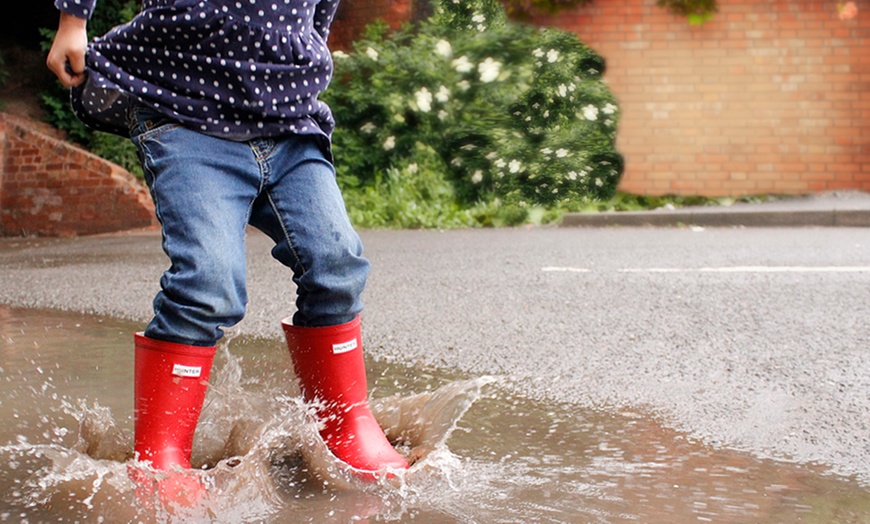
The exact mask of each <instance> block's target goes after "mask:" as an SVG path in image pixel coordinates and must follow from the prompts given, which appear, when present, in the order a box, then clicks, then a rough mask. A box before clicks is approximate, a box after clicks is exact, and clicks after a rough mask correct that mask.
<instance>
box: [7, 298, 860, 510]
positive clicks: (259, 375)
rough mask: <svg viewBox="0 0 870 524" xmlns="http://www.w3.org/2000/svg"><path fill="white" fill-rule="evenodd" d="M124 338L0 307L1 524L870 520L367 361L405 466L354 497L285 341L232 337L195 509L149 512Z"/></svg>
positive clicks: (631, 426) (855, 494)
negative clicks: (142, 492)
mask: <svg viewBox="0 0 870 524" xmlns="http://www.w3.org/2000/svg"><path fill="white" fill-rule="evenodd" d="M137 328H139V326H138V325H132V324H130V323H127V322H123V321H118V320H113V319H105V318H96V317H92V316H85V315H80V314H74V313H60V312H50V311H32V310H19V309H9V308H3V307H0V463H2V465H3V466H2V467H0V521H7V520H8V521H19V522H49V521H56V522H69V521H87V522H198V521H199V522H254V521H256V522H275V523H278V522H318V523H321V522H388V521H400V522H412V521H413V522H432V523H449V522H462V523H469V522H486V523H490V522H492V523H498V522H578V523H580V522H582V523H597V522H601V523H617V522H728V523H744V522H745V523H750V522H752V523H757V522H777V523H778V522H811V523H813V522H817V523H823V522H824V523H830V522H870V490H867V489H866V488H865V487H862V486H860V485H858V484H857V483H855V482H854V481H852V480H851V479H845V478H840V477H836V476H833V475H826V474H823V473H822V471H823V470H822V468H814V467H811V466H805V465H795V464H788V463H783V462H777V461H772V460H762V459H758V458H755V457H753V456H751V455H749V454H745V453H740V452H735V451H728V450H717V449H711V448H709V447H706V446H704V445H702V444H699V443H697V442H693V441H691V440H689V439H687V438H685V436H684V435H682V434H680V433H677V432H675V431H672V430H669V429H667V428H664V427H662V426H661V425H659V424H657V423H656V422H655V421H654V420H652V419H650V418H649V417H645V416H643V415H642V414H640V413H629V412H620V413H614V412H605V411H588V410H582V409H579V408H577V407H576V406H560V405H544V404H542V403H540V402H533V401H530V400H528V399H525V398H522V397H520V396H518V395H517V394H516V392H515V391H516V388H514V387H513V386H512V384H511V383H510V381H508V380H504V379H501V378H498V377H471V378H469V377H460V376H450V375H449V374H448V373H445V372H442V371H438V370H430V369H417V368H412V367H407V366H405V365H402V364H388V363H383V362H377V363H370V386H371V387H372V391H373V396H374V397H375V398H376V399H377V400H376V401H375V403H374V407H375V410H376V412H377V415H378V417H379V419H380V421H381V423H382V424H383V425H385V426H387V427H388V433H389V434H390V436H391V438H394V439H395V440H396V441H398V442H399V447H400V450H401V451H402V452H403V453H405V454H406V455H409V456H411V457H413V458H415V459H417V460H416V462H415V464H414V466H413V467H412V469H411V470H410V471H408V472H407V473H406V474H405V475H403V476H399V477H398V478H393V479H387V480H383V481H381V482H379V483H375V484H363V483H360V482H358V481H356V480H354V478H353V477H352V476H351V475H348V474H347V472H346V471H344V470H343V469H342V467H341V465H340V464H337V463H335V461H333V460H332V459H331V457H330V456H329V455H328V454H326V453H324V452H323V450H322V447H321V446H319V445H318V437H317V434H316V429H315V427H314V426H313V424H312V423H311V421H310V418H309V417H308V412H307V411H306V407H305V406H304V405H302V404H301V403H300V402H299V399H298V396H297V395H298V390H297V389H296V386H295V384H294V381H293V377H292V374H291V373H290V372H289V369H290V362H289V357H288V356H287V354H286V350H284V348H283V345H282V344H281V343H280V342H278V341H266V340H254V339H243V338H235V339H231V340H229V341H228V342H227V343H225V344H223V345H222V347H221V349H220V350H219V352H218V358H217V359H216V362H215V370H214V373H213V384H212V387H211V388H210V391H209V396H208V398H207V400H206V406H205V408H204V410H203V415H202V418H201V422H200V426H199V429H198V431H197V437H196V444H195V450H194V457H193V462H194V465H195V466H196V467H198V468H200V469H198V470H197V471H196V472H195V473H194V474H195V475H197V476H198V477H200V479H201V480H202V482H203V483H204V484H205V485H206V486H208V493H209V496H208V497H207V498H206V499H205V500H204V501H203V502H202V503H201V504H200V505H198V506H195V507H193V508H187V509H180V508H162V507H159V506H158V507H156V508H155V507H153V506H149V504H147V501H146V503H143V500H142V499H141V498H137V496H136V494H135V487H134V485H133V483H132V482H131V481H130V480H129V478H128V476H127V466H128V465H129V464H130V460H131V449H132V411H133V403H132V376H133V367H132V366H133V350H132V333H133V331H134V330H136V329H137Z"/></svg>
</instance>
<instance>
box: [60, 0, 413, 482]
mask: <svg viewBox="0 0 870 524" xmlns="http://www.w3.org/2000/svg"><path fill="white" fill-rule="evenodd" d="M95 3H96V0H55V5H56V7H57V8H58V9H59V10H60V11H61V15H60V23H59V26H58V32H57V35H56V37H55V40H54V43H53V45H52V48H51V50H50V52H49V54H48V59H47V63H48V67H49V68H50V69H51V70H52V71H53V72H54V73H55V74H56V75H57V77H58V79H59V80H60V81H61V82H62V83H63V84H64V85H65V86H67V87H71V88H72V97H71V99H72V105H73V109H74V111H75V113H76V115H77V116H78V117H79V118H80V119H82V120H83V121H84V122H85V123H87V124H88V125H90V126H91V127H93V128H95V129H99V130H103V131H107V132H111V133H115V134H120V135H124V136H130V138H131V140H132V141H133V142H134V143H135V144H136V146H137V148H138V151H139V156H140V159H141V161H142V166H143V169H144V172H145V179H146V182H147V183H148V187H149V189H150V191H151V195H152V197H153V199H154V204H155V208H156V212H157V217H158V219H159V220H160V223H161V225H162V228H163V249H164V250H165V252H166V253H167V255H168V256H169V259H170V263H171V265H170V268H169V269H168V270H167V271H166V272H165V273H164V275H163V277H162V279H161V281H160V284H161V291H160V292H159V293H158V294H157V296H156V298H155V299H154V313H155V314H154V318H153V320H152V321H151V322H150V324H148V326H147V328H146V329H145V331H144V333H137V334H136V336H135V349H136V364H135V366H136V370H135V452H136V453H137V454H138V459H139V460H142V461H150V462H151V464H152V466H154V467H155V468H157V469H160V470H171V469H174V468H179V467H180V468H190V467H191V465H190V453H191V448H192V442H193V433H194V430H195V428H196V424H197V421H198V419H199V414H200V411H201V409H202V402H203V399H204V396H205V390H206V383H207V380H208V377H209V372H210V368H211V364H212V359H213V357H214V353H215V345H216V343H217V341H218V340H219V339H220V338H221V337H222V336H223V332H222V330H221V327H222V326H232V325H234V324H236V323H237V322H239V321H240V320H241V319H242V317H243V315H244V311H245V304H246V300H247V297H246V293H245V229H246V227H247V225H248V224H251V225H252V226H254V227H256V228H258V229H260V230H262V231H263V232H264V233H266V234H267V235H269V236H270V237H271V238H272V239H273V240H274V241H275V247H274V248H273V249H272V255H273V257H274V258H276V259H277V260H278V261H280V262H281V263H282V264H284V265H285V266H287V267H288V268H290V269H291V270H292V272H293V281H294V282H295V284H296V292H297V297H296V307H297V311H296V313H295V314H294V315H293V317H292V323H291V322H290V319H286V320H284V321H283V328H284V332H285V335H286V339H287V343H288V345H289V347H290V352H291V355H292V359H293V363H294V367H295V371H296V373H297V376H298V377H299V380H300V383H301V387H302V392H303V395H304V398H305V399H306V401H312V402H313V401H317V406H318V415H319V417H320V418H321V421H322V422H323V424H324V426H323V429H322V431H321V435H322V436H323V438H324V441H325V442H326V445H327V446H328V447H329V449H330V450H331V451H332V453H333V454H335V456H336V457H337V458H339V459H340V460H342V461H344V462H346V463H347V464H349V465H350V466H352V467H353V468H356V469H357V470H358V471H359V472H360V473H361V474H362V475H363V476H368V477H371V476H373V475H375V474H376V472H377V471H379V470H382V469H384V468H386V467H390V468H407V467H408V463H407V461H406V460H405V459H404V457H402V456H401V455H400V454H399V453H397V452H396V451H395V450H394V449H393V448H392V446H391V445H390V444H389V442H388V441H387V439H386V437H385V436H384V433H383V431H382V430H381V428H380V427H379V426H378V424H377V422H376V421H375V419H374V417H373V416H372V414H371V411H370V410H369V408H368V405H367V402H366V397H367V389H366V388H367V386H366V377H365V368H364V363H363V354H362V345H361V338H360V323H359V322H360V321H359V313H360V311H361V309H362V304H361V302H360V294H361V292H362V290H363V287H364V285H365V280H366V277H367V275H368V270H369V264H368V261H367V260H366V259H365V258H363V257H362V244H361V243H360V240H359V237H358V236H357V234H356V232H355V231H354V230H353V228H352V226H351V224H350V222H349V220H348V217H347V212H346V210H345V207H344V202H343V200H342V197H341V194H340V192H339V189H338V186H337V184H336V180H335V172H334V169H333V166H332V162H331V159H332V157H331V151H330V141H329V138H330V135H331V132H332V130H333V127H334V122H333V119H332V115H331V112H330V109H329V107H327V105H326V104H324V103H323V102H320V101H319V100H318V99H317V97H318V95H319V94H320V93H321V92H322V91H323V90H324V89H325V88H326V86H327V84H329V81H330V78H331V76H332V58H331V55H330V52H329V50H328V49H327V47H326V40H327V36H328V34H329V26H330V23H331V21H332V19H333V17H334V15H335V11H336V8H337V5H338V0H319V1H318V0H208V1H203V0H144V3H143V7H142V11H141V12H140V13H139V14H138V15H137V16H136V17H135V18H134V19H133V20H132V21H131V22H129V23H127V24H124V25H121V26H118V27H115V28H114V29H112V30H111V31H110V32H109V33H107V34H106V35H104V36H103V37H100V38H97V39H95V40H94V41H93V42H91V43H90V44H88V42H87V36H86V20H87V19H88V18H89V17H90V15H91V14H92V12H93V9H94V4H95ZM137 478H141V476H137V475H134V479H137ZM140 481H141V480H140ZM161 490H163V488H162V487H161ZM170 496H171V494H170Z"/></svg>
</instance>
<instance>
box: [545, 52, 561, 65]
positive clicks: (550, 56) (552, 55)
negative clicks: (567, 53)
mask: <svg viewBox="0 0 870 524" xmlns="http://www.w3.org/2000/svg"><path fill="white" fill-rule="evenodd" d="M558 61H559V52H558V51H556V50H555V49H550V50H549V51H547V62H550V63H551V64H552V63H553V62H558Z"/></svg>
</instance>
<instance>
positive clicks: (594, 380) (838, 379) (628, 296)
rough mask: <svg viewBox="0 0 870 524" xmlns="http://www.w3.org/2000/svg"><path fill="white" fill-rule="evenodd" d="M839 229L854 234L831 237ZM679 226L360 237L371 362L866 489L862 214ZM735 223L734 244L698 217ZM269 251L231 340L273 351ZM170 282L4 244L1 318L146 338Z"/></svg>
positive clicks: (744, 218) (112, 252)
mask: <svg viewBox="0 0 870 524" xmlns="http://www.w3.org/2000/svg"><path fill="white" fill-rule="evenodd" d="M744 207H745V209H744ZM749 208H751V209H749ZM846 211H848V214H849V216H850V217H851V218H850V219H849V220H850V221H852V222H850V223H851V224H852V227H842V226H840V227H831V226H832V224H831V222H830V220H829V217H831V216H832V215H833V216H842V215H843V213H845V212H846ZM687 212H688V213H689V215H688V216H689V217H690V218H692V217H694V218H692V219H691V220H688V221H687V220H686V219H685V216H686V215H685V213H687ZM681 213H684V214H683V215H678V214H677V213H676V212H670V211H653V212H650V213H646V216H659V215H661V216H670V217H672V218H671V222H670V225H672V226H684V227H655V228H654V227H629V224H627V223H620V222H619V220H622V219H617V217H612V218H609V219H608V220H609V222H607V224H608V225H611V226H616V225H618V226H619V227H575V226H579V224H574V223H573V222H571V221H568V220H566V224H563V227H533V228H515V229H486V230H457V231H434V230H426V231H362V232H361V235H362V237H363V241H364V243H365V245H366V255H367V256H368V257H369V259H370V260H371V261H372V264H373V270H372V274H371V277H370V280H369V285H368V287H367V289H366V293H365V295H364V300H365V303H366V310H365V312H364V314H363V319H364V326H365V327H364V339H365V344H366V346H367V353H368V354H369V356H371V357H373V358H376V359H384V360H388V361H391V362H396V363H403V364H405V365H407V366H409V367H412V368H421V369H423V368H425V369H432V368H435V369H442V370H445V371H449V372H450V373H460V374H465V375H471V376H482V375H496V376H502V377H506V379H507V380H509V381H510V382H511V383H512V384H514V385H515V386H516V391H517V392H518V394H522V395H526V396H528V397H530V398H533V399H536V400H540V401H542V402H547V403H549V404H551V405H553V406H554V408H553V409H554V410H567V411H576V412H577V413H578V416H582V412H583V411H584V410H588V409H604V410H614V411H615V410H629V411H637V412H641V413H647V414H650V415H651V416H654V417H656V418H657V419H659V420H661V421H662V423H664V424H666V425H668V426H670V427H674V428H677V429H679V430H681V431H684V432H686V433H687V434H688V435H689V436H690V437H692V438H697V439H700V440H703V441H704V442H707V443H709V444H710V445H714V446H721V447H728V448H734V449H741V450H746V451H748V452H751V453H753V454H756V455H759V456H770V457H776V458H781V459H786V460H793V461H798V462H801V463H818V464H822V465H824V466H826V467H828V468H830V469H831V470H832V471H834V472H837V473H841V474H846V475H853V476H856V477H857V478H858V479H859V481H860V482H862V483H863V484H864V485H867V486H870V350H868V348H870V324H868V322H867V319H868V318H870V293H868V292H870V228H868V227H866V225H865V226H863V227H857V224H858V223H859V221H860V220H867V219H868V217H870V198H868V196H867V195H865V194H853V193H848V194H825V195H818V196H815V197H809V198H805V199H788V200H784V201H781V202H771V203H768V204H746V205H741V206H740V207H738V206H736V205H735V206H731V207H730V208H721V209H720V208H711V209H709V210H708V209H704V210H689V211H686V210H682V211H681ZM729 213H730V214H731V216H732V217H733V218H730V219H728V220H731V221H732V222H731V223H730V224H734V223H737V224H736V227H735V226H734V225H729V226H727V227H707V226H702V225H700V224H701V222H700V220H701V218H698V217H706V218H710V217H712V216H714V215H715V216H719V217H720V218H719V220H720V222H719V223H720V224H721V223H722V221H723V220H725V218H722V217H724V216H725V215H727V214H729ZM611 215H612V214H611ZM639 215H640V214H631V215H630V216H639ZM787 215H791V220H790V221H787V220H785V219H786V216H787ZM765 216H766V217H767V219H768V222H766V223H765V222H764V220H763V219H764V217H765ZM800 216H803V217H804V218H800V219H799V218H798V217H800ZM809 217H816V218H817V219H818V222H816V223H812V224H809V223H807V221H808V220H809ZM826 217H828V218H826ZM861 217H863V218H861ZM631 220H635V221H636V220H637V219H636V218H633V219H631ZM656 220H662V221H660V222H657V223H658V224H659V225H662V224H664V223H665V222H664V221H663V219H656ZM783 221H787V222H788V227H787V226H785V225H784V224H783ZM587 225H588V224H587ZM637 225H638V222H634V223H633V224H632V226H637ZM797 225H800V226H801V227H793V226H797ZM269 244H270V242H269V240H268V239H267V238H266V237H265V236H264V235H262V234H259V233H255V232H252V233H251V234H250V236H249V238H248V248H249V256H248V264H249V265H248V275H249V278H248V285H249V297H250V302H249V308H248V315H247V317H246V318H245V320H244V321H243V322H242V323H241V324H240V325H239V326H238V327H237V328H234V329H235V330H236V331H238V332H240V333H242V334H246V335H250V336H257V337H263V338H268V339H274V340H275V341H276V346H279V347H280V346H281V345H282V344H281V342H280V340H281V333H280V327H279V323H278V321H279V320H280V319H281V318H284V317H285V316H287V315H289V314H290V313H292V310H293V306H292V303H293V300H294V297H295V290H294V289H293V287H292V283H290V281H289V277H288V276H287V273H286V270H284V268H282V267H281V266H280V265H279V264H277V263H276V262H275V261H274V260H272V259H271V257H270V255H269V248H270V245H269ZM166 266H167V260H166V258H165V256H164V255H163V253H162V252H161V250H160V234H159V232H158V231H132V232H126V233H119V234H113V235H101V236H94V237H82V238H71V239H40V238H27V239H20V238H6V239H0V283H2V284H0V304H5V305H9V306H13V307H29V308H56V309H62V310H70V311H82V312H85V313H89V314H101V315H110V316H114V317H118V318H124V319H132V320H136V321H141V322H143V323H144V322H147V320H148V319H149V318H150V315H151V311H150V309H151V308H150V301H151V298H152V297H153V295H154V293H155V292H156V290H157V282H158V280H159V277H160V275H161V273H162V272H163V270H164V269H165V268H166ZM282 282H285V283H287V285H281V283H282Z"/></svg>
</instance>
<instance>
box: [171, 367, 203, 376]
mask: <svg viewBox="0 0 870 524" xmlns="http://www.w3.org/2000/svg"><path fill="white" fill-rule="evenodd" d="M172 374H173V375H175V376H176V377H191V378H198V377H199V376H200V375H202V366H184V365H182V364H175V365H174V366H172Z"/></svg>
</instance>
